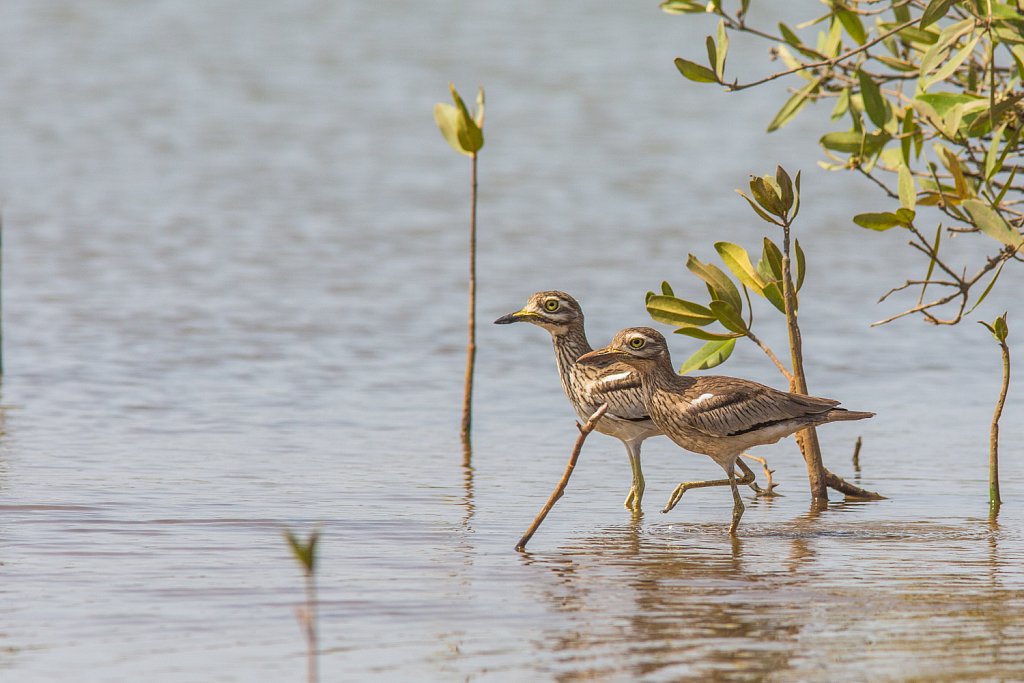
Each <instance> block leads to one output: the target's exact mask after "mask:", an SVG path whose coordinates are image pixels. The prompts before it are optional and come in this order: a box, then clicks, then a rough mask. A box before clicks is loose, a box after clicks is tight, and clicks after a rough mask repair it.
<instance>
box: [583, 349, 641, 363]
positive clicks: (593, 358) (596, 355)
mask: <svg viewBox="0 0 1024 683" xmlns="http://www.w3.org/2000/svg"><path fill="white" fill-rule="evenodd" d="M629 357H630V355H629V354H628V353H626V352H625V351H619V350H618V349H613V348H611V347H608V346H606V347H605V348H603V349H598V350H596V351H591V352H590V353H585V354H583V355H582V356H580V357H579V358H577V359H576V362H577V363H579V364H581V365H607V364H608V363H613V362H615V361H617V360H622V359H623V358H629Z"/></svg>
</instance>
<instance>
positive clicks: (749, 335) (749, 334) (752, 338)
mask: <svg viewBox="0 0 1024 683" xmlns="http://www.w3.org/2000/svg"><path fill="white" fill-rule="evenodd" d="M747 338H748V339H750V341H752V342H754V343H755V344H757V345H758V346H759V347H761V350H762V351H764V352H765V354H767V356H768V358H770V359H771V361H772V362H773V363H775V367H777V368H778V369H779V372H781V373H782V376H783V377H785V378H786V381H787V382H789V383H790V384H793V382H794V381H795V380H794V378H793V373H791V372H790V371H789V370H788V369H787V368H786V366H785V365H783V364H782V361H781V360H779V357H778V356H776V355H775V353H774V352H773V351H772V350H771V348H770V347H769V346H768V345H767V344H765V343H764V342H763V341H761V340H760V338H758V337H757V336H755V335H754V333H753V332H751V331H750V330H747Z"/></svg>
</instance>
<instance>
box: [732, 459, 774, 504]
mask: <svg viewBox="0 0 1024 683" xmlns="http://www.w3.org/2000/svg"><path fill="white" fill-rule="evenodd" d="M740 457H741V458H750V459H751V460H754V461H756V462H759V463H761V468H762V469H763V470H764V476H765V479H766V483H767V485H768V488H766V489H763V488H761V487H760V486H758V485H757V484H756V483H751V484H750V485H749V486H750V488H752V489H753V490H754V493H755V494H756V496H757V497H758V498H774V497H775V496H777V495H779V494H778V493H775V487H776V486H778V484H776V483H774V482H773V481H772V475H773V474H775V470H770V469H768V461H767V460H765V459H764V458H760V457H758V456H756V455H751V454H750V453H743V454H741V455H740ZM736 464H737V465H739V468H740V469H741V470H743V473H744V475H746V473H747V472H749V471H750V470H749V469H748V468H747V466H746V465H745V464H744V463H743V461H742V460H737V461H736Z"/></svg>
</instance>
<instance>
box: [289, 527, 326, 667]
mask: <svg viewBox="0 0 1024 683" xmlns="http://www.w3.org/2000/svg"><path fill="white" fill-rule="evenodd" d="M284 537H285V540H286V541H287V542H288V545H289V547H290V548H291V550H292V554H293V555H294V556H295V559H296V560H297V561H298V563H299V565H300V566H301V567H302V573H303V576H304V577H305V590H306V604H305V605H303V606H302V607H298V608H296V610H295V613H296V616H298V619H299V625H300V626H301V627H302V631H303V633H304V634H305V636H306V679H307V681H308V683H316V682H317V679H318V675H319V674H318V671H317V668H318V667H317V633H316V550H317V543H318V541H319V539H320V530H319V529H314V530H313V532H312V533H311V534H310V535H309V538H308V539H306V540H305V541H303V540H302V539H300V538H299V537H298V536H296V535H295V534H293V533H292V532H291V530H289V529H285V530H284Z"/></svg>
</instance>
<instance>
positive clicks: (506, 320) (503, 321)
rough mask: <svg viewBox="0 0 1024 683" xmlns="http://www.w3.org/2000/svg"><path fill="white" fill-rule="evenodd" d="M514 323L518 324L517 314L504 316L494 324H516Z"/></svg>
mask: <svg viewBox="0 0 1024 683" xmlns="http://www.w3.org/2000/svg"><path fill="white" fill-rule="evenodd" d="M514 322H516V314H515V313H509V314H508V315H503V316H501V317H500V318H498V319H497V320H495V321H494V324H495V325H508V324H509V323H514Z"/></svg>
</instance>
